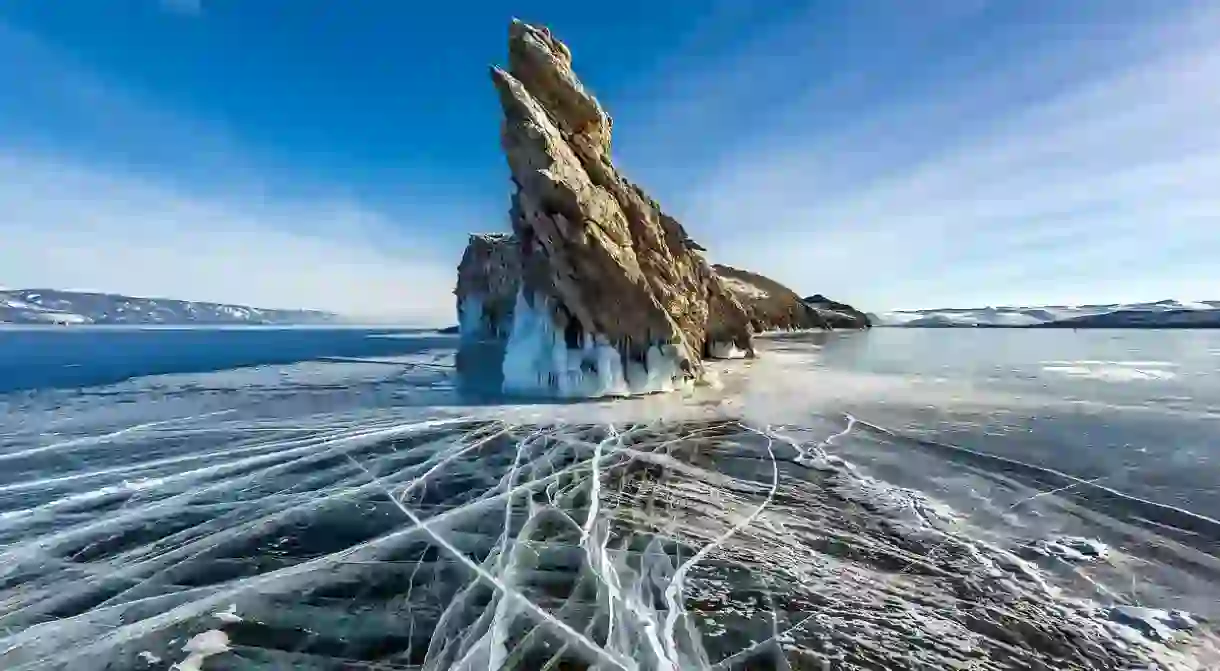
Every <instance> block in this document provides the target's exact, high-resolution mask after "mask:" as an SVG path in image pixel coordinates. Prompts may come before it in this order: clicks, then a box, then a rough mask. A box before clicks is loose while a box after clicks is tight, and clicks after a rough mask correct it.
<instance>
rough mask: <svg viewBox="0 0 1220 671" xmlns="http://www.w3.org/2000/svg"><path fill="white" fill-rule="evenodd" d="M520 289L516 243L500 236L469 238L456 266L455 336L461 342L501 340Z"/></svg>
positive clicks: (485, 234) (507, 326)
mask: <svg viewBox="0 0 1220 671" xmlns="http://www.w3.org/2000/svg"><path fill="white" fill-rule="evenodd" d="M520 286H521V254H520V251H519V249H518V245H517V240H516V238H514V237H513V236H511V235H505V234H503V233H483V234H475V235H471V236H470V241H469V242H468V243H467V244H466V251H465V253H463V254H462V262H461V263H460V264H458V281H457V288H456V289H455V290H454V294H456V295H457V311H458V332H459V333H461V335H462V339H463V340H487V339H504V338H507V337H508V334H509V329H510V328H511V326H512V320H513V305H514V303H515V302H516V299H517V290H518V288H520Z"/></svg>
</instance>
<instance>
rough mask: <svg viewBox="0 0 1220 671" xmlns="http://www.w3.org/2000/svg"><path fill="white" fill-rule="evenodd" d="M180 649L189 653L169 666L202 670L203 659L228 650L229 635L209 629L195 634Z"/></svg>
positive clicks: (179, 669) (181, 670) (178, 670)
mask: <svg viewBox="0 0 1220 671" xmlns="http://www.w3.org/2000/svg"><path fill="white" fill-rule="evenodd" d="M182 651H183V652H188V653H190V654H189V655H187V657H186V659H184V660H182V661H181V662H178V663H177V664H175V665H173V666H171V667H170V668H171V669H173V670H174V671H202V669H203V660H205V659H207V658H208V657H211V656H212V655H219V654H220V653H222V652H228V651H229V636H228V635H227V634H225V633H224V632H223V631H220V630H219V629H210V630H208V631H205V632H203V633H202V634H195V636H194V637H193V638H191V640H189V641H187V642H186V645H184V646H182Z"/></svg>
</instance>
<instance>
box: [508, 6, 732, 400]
mask: <svg viewBox="0 0 1220 671" xmlns="http://www.w3.org/2000/svg"><path fill="white" fill-rule="evenodd" d="M491 74H492V80H493V82H494V83H495V86H496V88H497V90H498V92H499V96H500V103H501V106H502V108H503V111H504V125H503V129H502V145H503V148H504V152H505V154H506V156H507V158H508V164H509V168H510V169H511V171H512V177H513V181H514V183H515V184H516V185H517V191H516V193H515V194H514V195H513V200H512V209H511V218H512V226H513V232H514V234H515V236H516V238H517V240H518V243H519V249H520V255H521V256H520V258H521V272H522V282H521V292H520V293H521V298H520V300H518V301H517V304H516V307H518V308H521V307H524V308H525V309H527V310H529V311H532V312H540V313H542V314H544V316H545V318H546V320H549V322H550V329H547V328H542V329H541V330H539V329H538V328H533V327H532V326H531V327H530V328H523V329H521V333H518V332H517V330H516V329H514V332H513V333H512V334H511V335H510V342H509V344H508V355H507V356H508V357H509V358H510V359H513V360H515V361H516V362H517V363H518V364H521V366H519V367H522V368H526V367H528V366H524V364H523V363H522V362H523V361H525V360H526V359H536V360H537V362H541V361H542V360H543V359H544V358H546V357H548V356H552V354H553V352H551V351H550V350H549V349H548V347H549V345H548V343H547V342H545V340H546V339H547V338H549V337H551V333H552V332H553V333H554V334H562V336H563V338H564V341H565V342H566V346H567V348H568V349H569V350H570V351H572V352H577V351H581V350H585V351H587V350H589V348H590V347H591V345H590V343H596V344H597V346H608V347H613V348H614V349H615V350H617V351H618V352H619V353H620V354H621V355H622V358H623V361H622V364H623V365H624V366H629V365H630V364H631V363H633V362H634V363H636V364H639V365H642V366H644V367H649V366H650V365H651V364H650V363H649V361H650V360H652V359H655V358H656V356H657V355H656V354H650V353H649V352H650V350H653V349H654V348H656V349H658V351H659V352H660V355H661V356H662V357H663V358H666V359H671V360H673V362H674V363H675V365H676V368H677V369H678V370H680V371H681V376H682V377H684V378H690V377H695V376H697V375H698V373H699V371H700V369H701V365H700V362H701V360H702V358H703V357H704V356H705V355H706V354H708V353H710V352H711V351H712V350H713V346H714V345H716V344H717V343H731V344H733V345H735V346H736V347H737V348H739V349H740V350H743V351H745V352H749V353H752V352H753V348H752V344H751V335H750V328H749V320H748V318H747V316H746V313H745V311H744V309H743V308H742V306H741V305H740V303H738V301H737V299H736V298H735V297H734V296H733V294H732V293H731V292H729V291H728V290H727V289H726V288H725V287H724V285H723V284H722V283H721V282H720V281H719V279H718V278H717V277H716V274H715V272H714V271H713V270H712V268H711V266H710V265H709V264H708V263H707V262H706V260H704V258H703V257H702V256H701V255H700V254H699V253H698V251H697V248H696V246H695V245H694V243H692V242H690V240H689V238H688V236H687V235H686V232H685V230H683V228H682V226H681V225H680V224H679V223H678V222H677V221H676V220H675V219H673V218H672V217H670V216H668V215H666V214H665V213H663V212H662V211H661V209H660V207H659V206H658V205H657V203H656V202H655V201H653V200H652V199H651V198H649V197H648V196H647V195H646V194H645V193H644V192H643V191H642V190H641V189H640V188H639V187H637V186H635V185H634V184H632V183H631V182H628V181H627V180H626V179H624V178H623V177H622V176H620V175H619V174H618V172H617V170H616V169H615V167H614V165H613V164H612V163H611V161H610V156H609V151H610V135H611V132H610V131H611V121H610V117H609V116H607V115H606V113H605V111H603V110H602V108H601V105H600V104H599V103H598V102H597V99H596V98H594V97H593V96H592V95H590V94H589V93H588V92H587V91H585V89H584V87H583V86H582V85H581V83H580V80H579V79H577V77H576V75H575V74H574V73H573V71H572V56H571V52H570V51H569V50H568V48H567V47H566V46H564V44H563V43H562V42H560V41H558V40H557V39H555V38H554V37H553V36H552V35H551V34H550V32H549V31H548V30H547V29H546V28H538V27H534V26H530V25H527V24H524V23H521V22H519V21H514V22H513V24H512V26H511V28H510V31H509V69H508V71H505V70H502V69H500V68H492V71H491ZM524 318H525V317H524V315H517V316H515V319H524ZM530 324H531V325H532V324H533V322H530ZM527 336H529V337H532V338H534V340H537V341H538V342H526V337H527ZM514 341H515V342H514ZM535 349H536V350H538V351H537V352H536V353H535V352H533V350H535ZM514 357H515V358H514ZM560 358H562V357H560ZM505 365H506V369H505V374H506V386H507V385H510V384H511V379H512V378H513V376H512V375H510V374H509V370H508V368H509V367H511V366H510V364H509V363H508V361H506V364H505ZM570 365H571V366H573V367H576V368H580V367H583V368H584V371H585V372H586V373H590V374H595V375H596V374H602V372H604V371H598V370H595V369H597V367H598V366H599V364H598V363H597V362H596V361H595V360H593V359H591V358H590V357H585V359H584V360H583V361H581V362H579V363H572V364H570ZM535 368H537V367H535ZM559 375H560V376H562V373H560V374H559ZM539 386H541V387H547V386H551V387H556V386H563V385H562V384H561V383H559V382H556V381H555V380H550V381H548V380H542V381H541V382H540V385H539Z"/></svg>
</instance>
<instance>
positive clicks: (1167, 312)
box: [875, 299, 1220, 328]
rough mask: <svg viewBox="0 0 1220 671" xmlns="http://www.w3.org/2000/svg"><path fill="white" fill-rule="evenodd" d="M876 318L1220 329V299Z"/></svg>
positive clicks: (920, 323) (948, 323)
mask: <svg viewBox="0 0 1220 671" xmlns="http://www.w3.org/2000/svg"><path fill="white" fill-rule="evenodd" d="M875 322H876V324H877V325H878V326H901V327H908V328H960V327H982V328H1220V301H1178V300H1172V299H1167V300H1161V301H1154V302H1151V303H1110V304H1097V305H1075V306H1067V305H1044V306H1028V307H1017V306H1001V307H990V306H989V307H985V308H936V309H932V310H896V311H893V312H887V313H883V314H880V315H877V319H876V320H875Z"/></svg>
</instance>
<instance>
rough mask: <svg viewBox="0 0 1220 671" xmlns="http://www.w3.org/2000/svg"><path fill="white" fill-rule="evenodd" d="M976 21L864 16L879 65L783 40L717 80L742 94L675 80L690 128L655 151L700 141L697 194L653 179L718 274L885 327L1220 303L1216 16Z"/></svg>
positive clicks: (723, 63)
mask: <svg viewBox="0 0 1220 671" xmlns="http://www.w3.org/2000/svg"><path fill="white" fill-rule="evenodd" d="M864 4H865V6H868V5H870V4H874V5H875V4H877V3H864ZM882 4H884V3H882ZM947 4H948V5H951V6H952V7H953V8H954V9H956V10H964V9H965V8H966V7H965V5H963V4H961V3H956V4H955V3H947ZM970 5H971V6H970V7H969V8H968V9H970V10H971V11H954V12H950V13H948V14H944V15H939V16H934V17H932V18H931V19H929V18H928V17H927V16H915V15H914V14H913V13H911V12H903V11H897V10H895V11H889V12H885V13H882V14H878V15H874V16H866V18H867V21H865V23H867V25H868V28H867V29H868V30H869V31H871V32H868V33H863V34H864V35H866V36H867V40H865V42H866V43H867V44H868V45H871V47H872V48H875V49H878V50H881V51H883V52H884V54H881V55H879V54H877V53H869V52H867V51H866V50H861V49H860V48H858V47H854V46H852V45H850V44H846V43H843V44H830V45H827V44H821V45H819V41H820V40H825V39H827V38H825V37H824V35H825V34H826V33H827V32H828V31H829V32H833V31H846V33H847V34H850V35H856V34H860V33H857V32H854V31H853V30H847V26H845V25H838V24H833V23H832V24H830V25H827V22H826V21H825V20H824V19H825V17H821V18H823V20H822V21H820V22H814V21H810V22H806V23H804V24H798V25H796V26H793V25H789V26H787V27H785V28H783V29H782V31H780V32H778V33H776V34H773V35H770V36H767V39H763V40H760V41H759V42H758V43H756V45H755V46H753V47H748V48H746V49H743V50H741V51H740V52H738V53H736V54H729V55H727V56H725V57H723V58H722V59H720V62H718V63H713V64H712V65H714V66H719V68H720V69H718V70H716V80H718V81H727V82H737V84H735V85H734V86H733V87H724V88H721V87H717V86H701V85H693V86H692V85H689V83H684V82H683V81H678V82H676V83H674V84H673V85H672V86H671V87H670V88H671V90H673V91H675V92H677V93H675V96H674V98H673V99H672V101H671V104H670V105H668V106H665V107H663V108H662V109H661V111H660V113H659V116H658V118H659V119H662V120H664V121H665V123H664V124H662V125H663V126H667V127H671V128H677V129H681V130H679V131H676V133H671V134H670V135H668V136H665V137H659V136H658V137H653V138H652V139H651V141H650V142H648V143H647V144H648V145H651V146H653V147H656V148H657V151H658V152H665V153H667V154H668V155H670V156H678V155H682V152H681V149H680V147H679V146H676V145H675V143H680V142H682V141H683V137H682V136H683V135H684V134H686V135H689V136H690V138H689V140H687V141H688V142H690V143H692V144H694V143H698V142H699V141H700V140H701V141H702V143H703V145H702V151H703V152H704V153H703V155H702V157H701V158H702V160H701V161H700V164H699V165H697V166H693V167H692V168H691V170H692V171H694V172H695V174H696V175H697V178H696V179H688V181H687V183H686V184H685V185H681V184H676V183H674V182H669V183H668V184H665V182H666V175H664V174H662V175H659V181H661V182H662V183H663V184H664V186H663V188H666V189H668V191H669V192H670V194H672V195H673V196H674V198H673V199H672V200H671V202H674V203H675V207H676V209H678V210H679V213H680V214H681V215H682V216H683V217H684V218H685V220H686V221H687V223H688V227H689V228H690V229H691V230H692V231H693V232H694V234H695V235H697V236H700V237H701V238H702V239H704V240H705V241H706V242H707V243H708V246H709V247H710V248H711V249H712V251H713V253H714V255H715V256H716V257H717V258H718V259H719V260H723V261H725V262H728V263H731V264H735V265H742V266H746V267H750V268H754V269H758V270H760V271H762V272H766V273H770V274H773V275H774V276H775V277H777V278H778V279H781V280H782V281H785V282H786V283H789V284H791V285H792V286H793V287H794V288H796V289H797V290H798V291H803V292H807V293H812V292H815V291H817V292H821V293H825V294H827V295H832V296H836V297H842V298H845V299H850V300H853V301H857V302H858V303H860V304H862V305H864V306H865V307H868V308H875V309H885V308H892V307H920V306H928V307H933V306H940V305H942V304H959V305H964V306H969V305H973V304H1000V303H1019V302H1076V301H1090V300H1099V301H1106V300H1124V299H1126V300H1146V299H1158V298H1165V297H1181V298H1206V297H1208V296H1209V295H1210V294H1214V292H1215V291H1216V289H1215V280H1216V277H1217V275H1216V271H1215V264H1214V259H1215V258H1217V257H1218V255H1220V235H1217V234H1216V231H1217V230H1220V189H1217V188H1216V186H1215V185H1216V184H1217V183H1220V182H1218V181H1217V180H1218V179H1220V126H1217V125H1216V124H1215V121H1214V120H1215V119H1217V118H1220V97H1217V96H1216V95H1215V94H1214V82H1215V81H1220V47H1218V46H1217V43H1216V42H1215V39H1214V37H1215V35H1217V34H1220V30H1218V28H1220V21H1217V19H1218V18H1220V13H1217V12H1216V11H1215V10H1214V9H1211V10H1209V11H1198V8H1199V7H1200V5H1199V4H1196V5H1194V6H1192V7H1193V8H1194V10H1195V11H1191V12H1189V13H1188V12H1187V11H1186V10H1187V6H1186V4H1185V3H1183V5H1182V6H1180V7H1179V8H1178V9H1177V10H1175V11H1173V12H1164V11H1163V12H1160V13H1159V15H1158V17H1157V18H1158V20H1157V21H1152V20H1149V17H1148V16H1142V15H1135V14H1124V13H1123V12H1122V11H1118V10H1119V9H1120V6H1126V3H1115V4H1114V5H1113V7H1114V8H1115V9H1116V11H1114V12H1108V13H1105V14H1104V15H1102V14H1097V13H1096V12H1094V14H1093V15H1089V16H1085V15H1071V16H1064V15H1055V14H1054V13H1051V14H1048V15H1043V16H1034V17H1026V21H1025V22H1024V23H1021V22H1019V21H1018V22H1013V23H1011V24H1009V27H997V26H996V25H994V24H987V23H986V22H985V21H983V19H984V18H986V17H987V12H988V11H991V10H990V9H989V7H988V6H987V4H986V3H970ZM895 6H896V5H894V4H889V5H888V7H889V8H890V9H893V8H894V7H895ZM1031 6H1037V7H1042V8H1043V9H1046V8H1047V7H1049V5H1046V3H1032V4H1031ZM1213 7H1214V5H1213ZM1009 8H1010V9H1011V6H1010V7H1009ZM921 11H922V10H921ZM861 20H862V19H861V17H860V16H856V15H853V16H850V17H846V18H843V19H842V21H844V22H847V23H851V24H852V25H855V24H854V23H852V22H858V21H861ZM1031 26H1032V27H1031ZM858 27H859V26H857V28H858ZM887 31H888V32H889V33H892V34H887ZM963 35H965V36H968V39H963V38H962V37H961V36H963ZM802 36H803V38H804V42H802V41H801V40H802ZM819 36H823V37H819ZM954 40H958V41H959V42H960V44H952V43H953V41H954ZM947 42H948V43H949V46H946V44H947ZM810 45H812V46H810ZM836 49H841V50H842V51H841V54H840V55H841V58H839V59H835V58H829V59H828V58H827V57H826V55H827V54H831V55H834V54H839V53H840V52H839V51H836ZM819 50H820V51H821V53H822V57H821V58H816V59H815V58H813V57H812V56H810V54H811V53H813V52H816V51H819ZM809 63H812V64H814V65H810V66H808V68H809V69H812V70H814V72H813V75H814V76H812V77H811V76H810V72H808V71H807V70H802V68H804V67H806V65H805V64H809ZM828 63H833V64H834V67H830V66H828V65H827V64H828ZM819 64H821V67H823V68H825V70H819V69H818V68H819ZM751 73H753V76H751ZM784 73H789V74H790V75H791V76H790V78H788V79H786V80H785V79H784V78H783V77H781V76H780V75H782V74H784ZM769 78H770V79H771V80H772V81H771V82H770V83H768V81H767V80H768V79H769ZM704 79H705V78H703V77H701V76H699V77H695V78H693V79H691V80H690V81H694V82H699V81H704ZM749 105H754V106H755V108H756V113H755V114H753V115H752V116H750V118H749V123H748V124H742V123H740V122H741V120H742V119H745V117H746V116H747V115H745V114H744V112H743V111H741V110H747V109H749ZM735 108H736V109H737V110H738V112H733V113H729V114H726V115H724V118H723V119H716V118H715V114H716V110H726V109H727V110H733V109H735ZM691 110H699V112H698V114H694V113H693V112H692V111H691ZM692 120H696V121H700V122H701V123H691V121H692ZM734 124H736V125H734ZM708 146H711V147H716V148H717V150H716V151H714V152H710V153H708V152H707V147H708ZM629 149H630V148H629ZM657 156H660V154H658V155H657ZM647 162H648V163H650V164H651V165H652V166H664V172H666V173H674V172H679V173H680V172H681V171H679V170H677V169H676V167H675V166H673V165H672V164H670V165H665V164H664V163H663V162H662V161H661V160H660V159H659V158H655V157H652V158H651V160H649V161H647ZM656 170H657V172H661V170H660V169H659V168H657V169H656ZM686 174H687V175H688V176H689V174H690V171H687V173H686ZM663 195H664V194H663Z"/></svg>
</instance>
